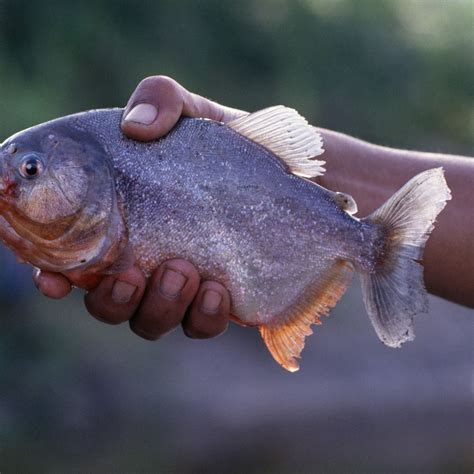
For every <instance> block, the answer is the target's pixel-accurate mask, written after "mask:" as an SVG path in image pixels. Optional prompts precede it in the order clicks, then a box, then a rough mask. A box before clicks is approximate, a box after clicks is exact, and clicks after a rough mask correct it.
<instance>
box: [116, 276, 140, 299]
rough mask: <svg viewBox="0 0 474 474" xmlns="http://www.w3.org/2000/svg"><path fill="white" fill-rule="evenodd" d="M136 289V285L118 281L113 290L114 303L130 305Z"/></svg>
mask: <svg viewBox="0 0 474 474" xmlns="http://www.w3.org/2000/svg"><path fill="white" fill-rule="evenodd" d="M136 289H137V287H136V286H135V285H131V284H130V283H126V282H124V281H120V280H117V281H116V282H115V283H114V286H113V288H112V301H113V302H114V303H116V304H125V303H129V302H130V300H131V299H132V296H133V294H134V293H135V291H136Z"/></svg>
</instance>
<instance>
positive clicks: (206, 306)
mask: <svg viewBox="0 0 474 474" xmlns="http://www.w3.org/2000/svg"><path fill="white" fill-rule="evenodd" d="M221 301H222V296H221V295H220V293H217V291H214V290H207V291H206V292H205V293H204V295H203V297H202V302H201V310H202V311H203V312H204V313H215V312H216V311H217V310H218V309H219V305H220V304H221Z"/></svg>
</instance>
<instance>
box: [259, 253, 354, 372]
mask: <svg viewBox="0 0 474 474" xmlns="http://www.w3.org/2000/svg"><path fill="white" fill-rule="evenodd" d="M353 273H354V270H353V267H352V265H351V264H350V263H348V262H345V261H338V262H336V263H335V264H334V265H332V266H331V267H329V268H328V270H327V271H326V273H325V274H324V275H322V276H319V278H318V280H317V281H316V282H315V283H313V284H312V285H310V286H309V287H308V288H307V289H306V291H305V292H304V293H303V295H302V296H301V298H300V299H299V300H298V301H297V302H296V304H294V305H293V306H291V307H290V308H289V309H288V310H287V312H286V313H284V314H281V315H279V316H278V317H277V318H276V321H275V323H270V324H264V325H261V326H259V330H260V334H261V335H262V338H263V340H264V341H265V344H266V346H267V348H268V350H269V351H270V353H271V354H272V356H273V358H274V359H275V360H276V361H277V362H278V363H279V364H280V365H281V366H282V367H284V368H285V369H286V370H289V371H290V372H296V371H297V370H298V369H299V364H298V361H297V360H296V359H297V358H300V355H301V351H302V350H303V348H304V344H305V338H306V337H307V336H309V335H310V334H312V333H313V331H312V329H311V325H312V324H321V321H320V317H321V316H324V315H326V314H327V313H328V312H329V310H330V309H331V308H333V307H334V306H335V305H336V303H337V302H338V301H339V299H340V298H341V296H342V295H343V294H344V293H345V291H346V290H347V288H348V286H349V284H350V283H351V280H352V275H353Z"/></svg>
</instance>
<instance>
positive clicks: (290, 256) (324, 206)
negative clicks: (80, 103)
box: [0, 109, 449, 370]
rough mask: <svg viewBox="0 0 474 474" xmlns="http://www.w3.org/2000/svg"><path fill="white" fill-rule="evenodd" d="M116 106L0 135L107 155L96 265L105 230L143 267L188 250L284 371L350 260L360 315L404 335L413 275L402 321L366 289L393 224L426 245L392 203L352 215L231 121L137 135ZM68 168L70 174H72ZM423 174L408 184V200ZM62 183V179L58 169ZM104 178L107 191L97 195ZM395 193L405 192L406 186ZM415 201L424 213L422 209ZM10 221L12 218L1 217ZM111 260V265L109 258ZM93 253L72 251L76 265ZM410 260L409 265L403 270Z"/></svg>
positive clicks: (25, 144)
mask: <svg viewBox="0 0 474 474" xmlns="http://www.w3.org/2000/svg"><path fill="white" fill-rule="evenodd" d="M121 116H122V110H120V109H111V110H99V111H91V112H86V113H82V114H77V115H73V116H70V117H65V118H61V119H58V120H56V121H53V122H50V123H47V124H44V125H40V126H38V127H35V128H33V129H30V130H29V131H26V132H23V133H22V134H19V135H17V136H14V137H12V139H10V140H9V141H7V142H5V143H4V145H3V146H2V150H3V151H4V153H5V150H7V149H8V147H9V146H10V147H11V146H12V144H13V143H14V146H15V147H16V148H17V149H18V150H21V149H23V148H28V149H32V148H35V147H36V149H41V148H42V147H43V148H44V146H43V144H44V142H45V140H48V137H49V140H53V141H56V142H61V143H64V140H69V141H71V143H74V144H75V145H74V146H76V148H74V147H70V146H69V145H68V144H67V143H66V145H63V151H62V153H63V154H67V152H68V150H70V158H71V159H72V160H73V161H74V153H76V152H77V153H79V154H82V155H84V156H85V157H86V158H83V161H84V160H86V161H87V156H89V155H91V154H92V155H94V160H95V161H96V162H103V163H106V164H107V170H108V171H107V172H105V171H104V170H98V171H97V172H98V173H101V176H102V175H103V179H102V181H99V182H103V185H102V186H101V188H102V195H101V196H102V197H101V198H100V200H103V201H104V202H108V203H109V204H108V206H107V207H106V208H104V209H101V208H100V202H98V203H96V204H95V207H94V209H96V210H97V212H98V213H101V212H102V213H103V214H104V216H103V217H104V219H105V218H106V217H107V214H113V215H114V216H113V217H111V216H110V215H109V216H108V217H107V219H108V220H105V221H104V224H102V227H101V229H102V228H103V229H104V230H103V231H104V232H105V231H106V230H107V229H108V230H107V232H108V233H107V236H108V237H107V239H106V240H102V241H101V246H102V247H101V250H100V251H97V252H96V254H95V257H94V259H93V260H94V264H97V260H100V259H101V258H102V256H103V255H104V254H105V253H106V252H109V251H110V249H109V248H110V247H112V246H113V245H116V242H114V239H115V240H117V239H119V240H121V241H122V243H121V245H120V249H121V251H122V250H123V248H124V247H125V245H126V247H127V249H128V254H130V253H132V254H133V257H134V259H135V260H136V262H137V263H138V265H139V266H140V267H141V268H142V269H143V270H144V272H145V273H146V274H150V273H151V272H152V271H153V270H154V269H155V268H156V267H157V266H158V265H160V264H161V263H162V262H163V261H165V260H167V259H169V258H173V257H182V258H186V259H188V260H190V261H191V262H193V263H194V264H195V265H196V266H197V268H198V269H199V271H200V273H201V275H202V276H203V278H206V279H214V280H218V281H221V282H222V283H223V284H224V285H225V286H226V287H227V288H228V289H229V291H230V294H231V298H232V314H233V316H234V318H235V319H236V320H237V321H239V322H241V323H242V324H244V325H250V326H259V327H260V330H261V332H262V335H263V337H264V339H265V342H266V343H267V346H268V347H269V349H270V351H271V352H272V354H273V356H274V357H275V358H276V360H277V361H278V362H280V363H281V364H282V365H283V366H284V367H286V368H288V369H289V370H296V369H297V367H298V365H297V363H296V362H295V357H299V355H300V352H301V349H302V347H303V344H304V338H305V336H306V335H308V334H310V332H311V331H310V325H311V324H312V323H317V322H319V316H320V315H322V314H325V313H327V311H328V310H329V309H330V308H331V307H332V306H333V305H334V304H335V303H336V302H337V300H338V298H339V297H340V296H341V295H342V294H343V293H344V291H345V290H346V288H347V286H348V285H349V282H350V280H351V277H352V274H353V271H354V270H356V271H358V272H360V273H361V274H362V275H365V276H366V277H365V278H366V280H365V281H366V290H367V293H366V295H367V298H366V304H367V307H368V308H370V307H371V305H372V309H373V308H375V309H373V311H372V312H373V313H374V314H371V313H370V311H369V314H370V315H371V318H372V321H373V323H374V325H375V326H376V329H377V324H379V325H381V329H380V328H379V330H378V333H379V336H381V337H382V339H383V336H384V334H383V331H385V332H388V333H390V331H392V332H393V331H395V332H396V334H395V333H393V334H388V336H387V338H388V339H387V340H386V341H385V342H387V343H389V344H390V345H399V344H400V343H401V342H403V340H407V339H410V338H412V333H411V320H412V318H413V314H414V312H415V310H416V312H419V311H422V310H423V308H424V304H425V303H424V295H422V294H421V293H420V292H422V291H423V287H422V281H421V290H419V291H418V289H417V291H418V293H420V295H418V294H417V295H412V296H411V297H410V298H409V300H410V301H412V304H413V305H414V307H416V308H415V309H413V311H411V310H410V311H407V312H406V314H407V318H406V319H407V320H404V319H403V318H401V317H400V311H398V310H396V309H394V310H391V311H392V313H391V314H392V319H393V320H394V321H395V320H396V319H397V318H398V319H399V321H396V325H395V326H396V328H395V329H393V328H389V330H387V328H386V327H385V328H384V327H383V324H384V323H383V318H381V317H380V314H379V313H377V311H378V310H379V308H380V306H384V307H385V306H387V305H385V303H384V301H382V300H380V298H381V297H380V294H381V292H380V291H379V290H377V289H374V288H373V285H374V284H375V283H377V282H379V283H380V281H381V280H378V279H377V278H376V279H375V280H374V279H373V278H372V276H375V275H378V272H379V269H381V268H382V269H384V272H386V273H387V274H389V270H388V269H386V268H388V267H386V266H385V263H387V265H388V263H390V262H391V263H390V264H391V265H392V266H393V265H395V266H397V265H398V263H394V259H395V255H396V254H395V250H394V251H393V252H391V251H390V248H389V242H392V241H393V240H394V235H395V236H397V235H399V234H400V242H398V244H397V245H398V247H397V249H399V248H400V246H401V247H403V252H404V253H405V254H406V255H407V258H409V259H411V261H414V260H416V258H418V257H419V254H420V252H421V251H422V246H423V244H424V241H423V242H422V243H421V244H420V245H418V247H417V246H416V245H412V244H411V243H410V242H409V243H408V244H407V245H405V244H404V241H403V239H404V238H405V237H404V236H405V234H406V232H405V234H403V229H402V230H397V229H398V228H396V226H394V225H392V224H393V223H392V222H391V221H390V219H386V217H387V216H385V214H386V213H390V212H391V213H392V214H390V215H391V216H392V215H393V212H395V211H396V210H395V211H394V209H393V207H394V205H395V204H396V203H395V204H394V203H393V202H392V203H391V204H390V206H391V207H390V206H388V207H390V209H388V210H387V209H385V211H384V210H382V211H381V212H380V213H379V215H375V216H374V217H373V218H368V219H362V220H361V219H357V218H355V217H353V216H351V215H350V214H349V213H348V212H346V211H345V210H344V207H343V206H341V201H340V199H338V196H337V195H336V193H334V192H332V191H329V190H327V189H325V188H323V187H321V186H318V185H317V184H315V183H314V182H311V181H309V180H307V179H304V178H301V177H299V176H296V175H295V174H293V173H291V165H290V166H289V165H288V162H285V160H282V159H281V158H279V157H278V156H277V154H276V153H274V152H273V151H271V150H270V149H268V148H266V147H265V146H263V145H262V144H261V143H258V142H256V141H254V140H252V139H250V138H248V136H246V135H247V134H242V133H239V132H238V131H236V130H235V129H234V128H233V127H232V126H226V125H224V124H221V123H217V122H214V121H210V120H199V119H190V118H182V119H181V120H180V121H179V123H178V124H177V125H176V127H175V128H174V129H173V130H172V131H171V132H170V133H169V134H168V135H166V136H165V137H163V138H162V139H160V140H157V141H154V142H152V143H147V144H145V143H138V142H136V141H133V140H130V139H128V138H126V137H125V136H123V135H122V133H121V132H120V120H121ZM251 125H252V123H251ZM52 148H53V147H52ZM39 151H40V152H41V153H45V151H44V149H42V150H39ZM46 154H47V153H46ZM81 166H82V167H84V166H86V167H87V164H86V165H81ZM90 168H91V166H90ZM86 171H87V170H86ZM88 172H89V173H93V172H94V170H93V169H92V170H91V169H89V170H88ZM70 176H71V179H74V174H73V173H72V174H71V175H70ZM433 176H434V177H433ZM440 176H441V177H440ZM428 178H429V179H428ZM428 178H427V180H428V184H426V185H423V184H421V186H425V187H427V188H429V189H432V188H433V187H434V186H435V185H437V186H438V185H439V183H441V182H443V181H444V180H443V178H442V173H441V175H440V172H439V170H438V172H437V173H434V174H433V173H432V175H430V176H429V177H428ZM433 180H434V181H433ZM425 181H426V180H421V181H420V183H424V182H425ZM432 181H433V182H432ZM420 183H416V185H417V186H416V187H415V188H413V185H412V188H413V189H414V191H413V190H411V191H410V192H411V193H412V196H411V198H410V202H411V203H412V201H413V199H412V198H413V193H415V194H416V193H417V191H416V189H417V187H419V186H420ZM62 186H64V187H67V180H64V182H63V183H62ZM407 186H408V185H407ZM104 189H107V190H109V191H107V193H112V194H113V196H104V195H103V193H104ZM410 189H411V188H410ZM445 189H447V188H445ZM406 192H407V191H405V193H406ZM448 194H449V192H448V191H446V190H445V191H444V193H441V192H439V193H438V195H437V197H436V198H434V199H433V202H435V203H436V204H430V205H429V206H428V208H429V209H431V211H429V212H428V211H426V212H425V214H427V215H426V217H425V221H426V222H425V224H424V226H422V227H423V228H422V229H420V230H419V232H418V233H419V234H423V236H424V235H425V234H426V238H427V234H428V233H429V230H428V231H427V228H428V227H430V228H431V225H432V221H433V220H434V218H435V217H436V214H437V213H438V212H439V211H440V210H441V209H442V206H444V202H445V200H446V199H448V198H449V197H448ZM84 199H86V198H85V197H84ZM397 199H398V200H397V202H402V199H404V198H403V193H402V195H401V196H399V198H397ZM420 199H421V198H420ZM87 201H88V202H90V198H88V199H87ZM115 202H116V205H115V204H113V203H115ZM111 203H112V204H111ZM441 203H442V205H441ZM410 205H411V206H412V207H413V206H414V204H413V203H412V204H410ZM416 205H419V203H416ZM425 206H426V205H425ZM386 207H387V206H386ZM410 209H411V208H410ZM433 209H435V211H436V212H435V211H433ZM411 210H412V211H413V212H415V211H414V210H413V209H411ZM78 212H79V211H78ZM94 212H95V211H94ZM419 212H420V214H423V210H422V209H421V210H420V209H419ZM89 215H90V213H89ZM401 219H403V216H401ZM422 219H423V217H422ZM7 220H8V219H7ZM118 221H121V222H122V225H119V224H117V222H118ZM111 223H113V231H110V227H111ZM13 224H14V222H13V218H10V221H9V225H10V227H11V226H12V225H13ZM407 225H412V224H411V222H408V223H407ZM0 228H1V221H0ZM10 232H11V228H10ZM68 232H69V231H68ZM91 232H92V231H89V233H91ZM0 234H1V232H0ZM426 238H425V239H424V240H426ZM4 240H8V239H6V238H4ZM395 240H396V239H395ZM421 240H423V239H421ZM125 241H126V242H125ZM104 242H105V243H104ZM390 245H392V244H390ZM393 245H394V244H393ZM410 245H411V247H413V248H411V247H410ZM10 246H12V245H11V244H10ZM13 247H14V245H13ZM415 248H416V249H417V250H414V249H415ZM397 251H398V250H397ZM120 258H121V257H118V260H120ZM30 261H31V259H30ZM32 263H33V264H38V263H37V262H34V261H32ZM114 263H117V262H111V265H112V268H117V267H114ZM122 263H123V262H122ZM415 263H416V262H415ZM90 264H91V261H90V262H87V263H86V264H84V263H80V262H78V265H77V268H76V271H77V270H78V269H79V271H80V270H81V268H84V269H87V265H90ZM417 265H418V264H417ZM398 266H399V265H398ZM118 267H120V262H119V265H118ZM69 270H70V268H69ZM394 271H395V270H394ZM413 271H414V270H412V269H411V267H410V270H409V274H410V275H411V274H412V273H413ZM415 273H416V272H415ZM418 273H419V272H418ZM398 277H399V275H398V276H397V278H398ZM384 278H385V277H384ZM387 278H388V277H387ZM416 278H418V279H419V275H418V274H417V276H416ZM374 282H375V283H374ZM377 284H378V283H377ZM370 285H372V287H370ZM418 286H420V284H418ZM369 287H370V288H369ZM387 291H388V290H387ZM390 291H391V290H390ZM402 291H404V290H403V289H402ZM382 293H383V292H382ZM377 298H378V299H379V301H378V300H377ZM382 299H383V298H382ZM391 301H392V302H393V297H392V298H391ZM420 301H421V302H420ZM393 314H395V316H393ZM374 319H375V320H374ZM399 326H403V328H401V327H399ZM380 331H382V333H381V332H380ZM392 336H393V338H394V341H395V342H393V341H391V340H390V337H392Z"/></svg>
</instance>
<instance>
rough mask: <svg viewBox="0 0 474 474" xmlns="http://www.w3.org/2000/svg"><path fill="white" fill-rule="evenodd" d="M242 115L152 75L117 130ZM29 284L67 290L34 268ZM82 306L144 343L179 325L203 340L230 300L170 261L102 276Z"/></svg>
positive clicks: (151, 135)
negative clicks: (150, 269)
mask: <svg viewBox="0 0 474 474" xmlns="http://www.w3.org/2000/svg"><path fill="white" fill-rule="evenodd" d="M244 114H245V112H242V111H240V110H236V109H232V108H229V107H225V106H222V105H219V104H217V103H215V102H212V101H210V100H208V99H205V98H204V97H201V96H199V95H196V94H193V93H191V92H189V91H187V90H186V89H185V88H184V87H182V86H181V85H180V84H178V83H177V82H176V81H174V80H173V79H170V78H168V77H165V76H154V77H148V78H146V79H144V80H143V81H142V82H140V84H139V85H138V86H137V88H136V90H135V92H134V93H133V94H132V96H131V97H130V100H129V101H128V104H127V107H126V108H125V112H124V114H123V117H124V118H123V121H122V130H123V132H124V133H125V134H126V135H127V136H128V137H130V138H133V139H135V140H140V141H149V140H153V139H156V138H159V137H161V136H163V135H165V134H166V133H168V132H169V131H170V130H171V129H172V128H173V126H174V125H175V124H176V122H177V121H178V119H179V118H180V117H181V116H182V115H185V116H189V117H203V118H209V119H213V120H217V121H221V122H227V121H230V120H232V119H234V118H237V117H239V116H241V115H244ZM34 281H35V284H36V286H37V287H38V289H39V290H40V291H41V292H42V293H43V294H44V295H46V296H48V297H50V298H56V299H59V298H63V297H65V296H67V295H68V294H69V292H70V291H71V288H72V286H71V283H70V282H69V281H68V279H67V278H66V277H65V276H63V275H61V274H57V273H50V272H42V271H40V270H36V271H35V274H34ZM85 305H86V308H87V310H88V311H89V313H90V314H91V315H92V316H94V317H95V318H97V319H99V320H100V321H103V322H105V323H109V324H120V323H122V322H125V321H129V324H130V328H131V330H132V331H133V332H134V333H136V334H137V335H139V336H140V337H142V338H144V339H148V340H156V339H158V338H159V337H161V336H162V335H164V334H166V333H167V332H169V331H171V330H172V329H174V328H175V327H177V326H178V325H180V324H181V325H182V326H183V330H184V332H185V334H186V335H187V336H189V337H192V338H209V337H214V336H217V335H219V334H221V333H222V332H224V331H225V329H226V328H227V324H228V320H229V311H230V296H229V293H228V292H227V290H226V289H225V287H224V286H223V285H221V284H220V283H218V282H213V281H201V280H200V277H199V273H198V271H197V270H196V268H195V267H194V266H193V265H192V264H191V263H189V262H187V261H185V260H181V259H173V260H169V261H167V262H165V263H163V264H162V265H161V266H160V267H159V268H157V269H156V271H155V272H154V273H153V275H152V276H151V277H150V278H149V279H148V280H146V278H145V276H144V275H143V273H142V272H141V270H140V269H139V268H138V267H136V266H135V267H132V268H130V269H128V270H127V271H125V272H122V273H119V274H116V275H111V276H105V277H104V278H103V279H102V280H101V282H100V283H99V285H98V286H97V287H96V288H95V289H93V290H91V291H89V292H87V293H86V295H85Z"/></svg>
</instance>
